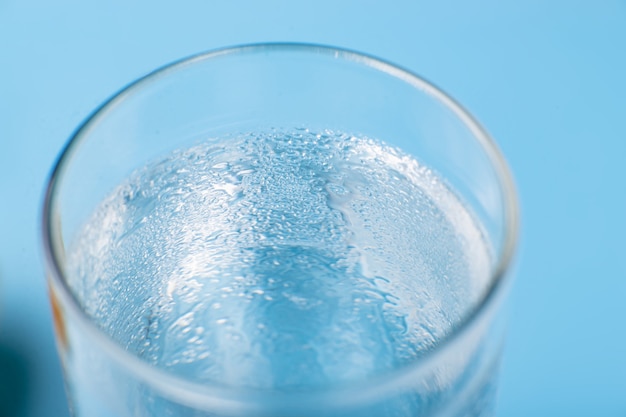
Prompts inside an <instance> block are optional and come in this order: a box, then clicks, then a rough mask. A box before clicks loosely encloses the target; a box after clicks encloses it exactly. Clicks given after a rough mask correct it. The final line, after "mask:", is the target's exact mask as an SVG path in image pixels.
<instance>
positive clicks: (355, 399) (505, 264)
mask: <svg viewBox="0 0 626 417" xmlns="http://www.w3.org/2000/svg"><path fill="white" fill-rule="evenodd" d="M258 52H281V53H285V52H300V53H302V52H306V53H310V54H323V55H331V56H333V57H334V58H335V59H343V60H347V61H353V62H356V63H359V64H363V65H365V66H369V67H371V68H374V69H376V70H378V71H381V72H383V73H386V74H388V75H391V76H393V77H395V78H398V79H400V80H402V81H404V82H406V83H407V84H410V85H411V86H413V87H414V88H417V89H420V90H422V91H424V92H426V93H427V94H429V95H431V96H433V97H434V98H435V99H437V100H439V101H440V102H441V103H442V104H444V105H445V106H446V107H447V108H449V109H450V110H452V111H453V112H454V113H455V115H456V116H457V117H459V119H460V120H462V121H463V123H464V124H465V125H466V126H467V128H468V129H470V131H471V132H472V133H473V135H474V137H475V139H476V140H478V141H479V143H480V144H481V145H482V147H483V149H484V150H485V152H486V153H487V155H488V157H489V159H490V161H491V163H492V164H493V167H494V168H495V171H496V175H497V176H498V179H499V183H500V188H501V191H502V195H503V196H504V201H503V202H502V203H503V206H504V209H505V210H504V222H505V233H504V240H503V248H502V251H501V255H500V256H499V258H498V261H497V262H496V267H495V269H494V272H493V276H492V280H491V284H490V286H489V288H488V289H487V291H486V293H485V295H484V296H483V298H482V299H481V300H480V302H479V303H478V304H477V306H476V308H475V309H474V310H473V311H470V312H469V314H468V315H467V317H466V318H465V320H462V321H461V322H460V323H459V324H458V325H457V326H456V327H455V328H454V329H453V330H452V331H451V332H450V333H449V334H448V335H447V337H445V338H444V339H442V340H441V341H440V343H439V344H438V345H437V346H436V348H435V349H433V350H431V351H429V352H426V353H425V354H424V356H422V357H421V358H420V359H419V360H418V361H416V362H413V363H410V364H407V365H405V366H402V367H400V368H398V369H394V370H392V371H389V372H387V373H386V374H382V375H377V376H374V377H372V378H371V379H369V380H367V381H360V382H356V383H351V384H349V385H347V386H332V388H331V389H327V390H323V389H320V390H311V391H306V392H295V393H294V392H288V393H287V392H280V391H271V390H260V389H245V388H240V387H229V386H223V385H218V384H212V385H209V384H207V383H202V384H200V383H195V382H191V381H187V380H185V379H183V378H181V377H179V376H176V375H174V374H171V373H169V372H167V371H166V370H163V369H159V368H156V367H154V366H152V365H150V364H149V363H147V362H144V361H142V360H141V359H140V358H138V357H136V356H135V355H133V354H131V353H130V352H128V351H126V350H125V349H124V348H122V347H121V346H120V345H118V344H117V343H116V342H115V341H114V340H113V339H112V338H111V337H109V336H108V335H107V334H105V333H103V332H102V331H101V330H100V329H99V328H98V327H97V326H96V325H95V324H94V323H93V322H92V321H91V319H90V317H89V316H88V315H87V313H86V312H85V311H84V310H83V309H82V308H81V306H80V303H79V302H78V300H77V299H76V297H75V296H74V294H73V293H72V291H71V289H70V288H69V286H68V284H67V283H66V281H65V279H64V277H63V267H62V264H61V257H62V253H61V252H62V251H63V247H62V245H60V244H59V240H60V239H61V236H60V235H57V234H56V233H55V232H57V233H58V232H59V227H58V224H55V223H58V221H59V219H54V218H53V216H54V212H53V207H54V205H55V190H56V188H57V186H58V182H59V178H60V177H61V176H62V173H63V171H64V168H65V163H66V161H68V160H69V159H70V158H71V155H72V154H73V153H74V152H75V150H76V149H77V148H78V146H80V144H81V140H82V138H84V137H85V136H87V134H88V133H89V131H90V129H91V128H92V127H93V126H95V125H96V124H97V122H98V121H99V120H100V119H102V118H103V117H105V116H106V114H107V113H109V112H110V111H112V110H113V109H114V108H115V107H116V105H117V104H119V103H121V102H122V101H123V100H124V99H125V98H126V97H127V96H129V95H131V94H133V93H134V92H135V91H137V90H139V89H141V88H144V87H146V86H148V85H149V84H151V83H153V82H156V81H158V79H160V78H162V77H164V76H167V75H168V74H170V73H172V72H176V71H178V70H180V69H183V68H185V67H187V66H190V65H193V64H195V63H197V62H200V61H206V60H210V59H213V58H216V57H219V56H221V55H241V54H246V53H258ZM41 219H42V238H43V241H42V245H43V251H44V255H45V261H46V264H47V265H46V266H47V272H48V279H49V280H50V282H51V285H50V291H54V292H55V296H56V297H58V298H59V301H60V306H61V308H68V309H69V313H70V314H71V315H72V317H73V318H75V319H76V322H77V323H78V324H79V325H80V326H81V327H82V330H83V331H85V332H86V334H87V335H89V337H91V338H93V339H94V340H97V341H98V343H99V344H100V346H102V349H103V350H106V351H108V352H110V355H111V357H112V358H115V360H116V361H117V362H118V363H119V364H120V366H123V367H125V368H126V369H128V370H129V373H131V374H134V375H136V376H137V378H138V380H142V381H144V382H145V383H146V384H147V385H149V386H152V387H153V388H155V389H157V390H158V391H159V392H161V393H163V394H164V396H167V397H170V398H176V399H178V400H179V401H181V402H182V403H184V404H188V405H190V406H196V407H201V408H203V409H214V408H218V409H231V410H239V411H245V410H247V411H254V410H260V409H263V408H264V405H267V404H270V403H271V404H276V403H280V404H283V405H284V406H285V407H287V408H290V407H291V408H303V407H307V405H314V404H320V402H323V403H325V404H327V405H329V406H331V407H332V406H350V405H356V404H358V403H360V402H361V401H362V400H364V399H367V401H372V400H373V399H375V398H384V397H386V396H387V395H389V394H390V393H393V392H397V390H398V389H399V388H401V387H403V386H405V385H406V384H408V383H410V382H411V381H414V380H415V379H416V378H419V377H420V376H422V375H423V376H425V375H427V374H428V372H429V370H430V369H432V367H433V366H434V364H436V363H437V360H438V359H439V358H440V357H443V356H444V355H445V353H446V352H448V351H450V350H452V349H454V346H455V345H456V344H458V342H459V340H460V339H462V338H463V336H464V335H466V334H468V333H470V332H471V331H472V329H474V328H475V327H477V326H479V324H480V321H481V319H482V318H483V317H485V316H488V315H489V314H490V312H491V311H493V310H495V309H496V308H497V307H498V306H499V305H500V303H501V302H502V300H503V298H504V296H505V295H506V292H507V287H508V284H509V281H510V280H511V279H510V274H508V273H507V272H508V270H509V268H510V266H511V264H512V262H513V259H514V256H515V252H516V247H517V241H518V233H519V208H518V200H517V193H516V187H515V185H514V182H513V177H512V175H511V173H510V171H509V168H508V166H507V164H506V162H505V159H504V157H503V155H502V153H501V151H500V149H499V148H498V146H497V145H496V143H495V141H494V140H493V139H492V138H491V137H490V135H489V134H488V133H487V131H486V130H485V129H484V128H483V127H482V126H481V125H480V124H479V123H478V121H477V120H476V119H474V117H473V116H471V115H470V113H469V112H468V111H467V110H465V109H464V108H463V107H462V106H461V105H460V104H459V103H458V102H456V100H454V99H453V98H451V97H450V96H448V95H447V94H446V93H444V92H443V91H442V90H441V89H440V88H438V87H436V86H435V85H434V84H433V83H431V82H429V81H427V80H425V79H424V78H422V77H420V76H418V75H416V74H414V73H412V72H411V71H409V70H407V69H404V68H402V67H399V66H397V65H394V64H392V63H390V62H387V61H384V60H381V59H379V58H376V57H374V56H371V55H367V54H363V53H360V52H356V51H352V50H349V49H341V48H336V47H331V46H326V45H319V44H304V43H257V44H247V45H241V46H235V47H226V48H222V49H217V50H213V51H209V52H204V53H200V54H197V55H193V56H191V57H188V58H183V59H181V60H178V61H175V62H173V63H171V64H168V65H165V66H163V67H161V68H158V69H156V70H154V71H153V72H150V73H148V74H147V75H145V76H143V77H141V78H139V79H138V80H136V81H134V82H132V83H130V84H128V85H127V86H126V87H124V88H122V89H121V90H120V91H118V92H117V93H116V94H114V95H113V96H112V97H111V98H110V99H109V100H107V101H106V102H104V103H103V104H102V105H101V106H100V107H98V108H97V109H95V110H94V111H93V112H92V113H91V114H90V115H89V116H88V117H87V119H86V120H85V121H84V122H83V124H82V125H80V126H79V127H78V129H77V130H76V131H75V132H74V133H73V134H72V136H71V137H70V139H69V141H68V143H67V144H66V146H65V147H64V148H63V149H62V151H61V153H60V155H59V157H58V159H57V161H56V163H55V165H54V167H53V169H52V172H51V174H50V176H49V180H48V182H47V186H46V189H45V193H44V202H43V209H42V212H41Z"/></svg>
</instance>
